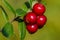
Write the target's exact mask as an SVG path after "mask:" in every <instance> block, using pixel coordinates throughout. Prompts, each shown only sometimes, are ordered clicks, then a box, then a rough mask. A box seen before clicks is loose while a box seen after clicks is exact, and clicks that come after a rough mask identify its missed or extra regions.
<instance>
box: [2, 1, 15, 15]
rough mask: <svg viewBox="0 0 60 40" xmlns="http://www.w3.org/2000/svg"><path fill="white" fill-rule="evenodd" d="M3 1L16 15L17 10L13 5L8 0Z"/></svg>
mask: <svg viewBox="0 0 60 40" xmlns="http://www.w3.org/2000/svg"><path fill="white" fill-rule="evenodd" d="M3 3H4V4H5V5H6V6H7V7H8V8H9V9H10V10H11V11H12V12H13V13H14V15H15V16H16V12H15V10H14V9H13V7H12V6H11V5H10V4H9V3H8V2H7V1H6V0H3Z"/></svg>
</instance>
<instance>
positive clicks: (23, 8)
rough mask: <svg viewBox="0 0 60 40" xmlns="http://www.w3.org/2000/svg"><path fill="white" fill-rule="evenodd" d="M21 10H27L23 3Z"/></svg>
mask: <svg viewBox="0 0 60 40" xmlns="http://www.w3.org/2000/svg"><path fill="white" fill-rule="evenodd" d="M21 9H22V10H23V11H25V12H27V11H28V8H27V6H26V4H23V6H22V8H21Z"/></svg>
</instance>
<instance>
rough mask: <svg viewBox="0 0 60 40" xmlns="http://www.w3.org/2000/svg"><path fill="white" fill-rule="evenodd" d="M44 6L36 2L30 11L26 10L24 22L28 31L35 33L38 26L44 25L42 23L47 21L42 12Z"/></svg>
mask: <svg viewBox="0 0 60 40" xmlns="http://www.w3.org/2000/svg"><path fill="white" fill-rule="evenodd" d="M45 10H46V8H45V6H44V5H43V4H41V3H36V4H35V5H34V6H33V10H32V12H28V13H27V14H26V15H25V18H24V20H25V22H26V26H27V30H28V32H30V33H35V32H36V31H37V30H38V28H41V27H43V26H44V24H45V23H46V21H47V18H46V16H45V15H43V14H44V12H45Z"/></svg>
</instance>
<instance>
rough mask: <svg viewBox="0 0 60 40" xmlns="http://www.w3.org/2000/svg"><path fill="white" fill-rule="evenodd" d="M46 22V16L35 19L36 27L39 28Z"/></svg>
mask: <svg viewBox="0 0 60 40" xmlns="http://www.w3.org/2000/svg"><path fill="white" fill-rule="evenodd" d="M46 21H47V18H46V16H44V15H42V16H38V17H37V25H38V26H39V27H42V26H44V24H45V23H46Z"/></svg>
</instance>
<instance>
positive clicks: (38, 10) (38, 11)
mask: <svg viewBox="0 0 60 40" xmlns="http://www.w3.org/2000/svg"><path fill="white" fill-rule="evenodd" d="M45 10H46V9H45V6H44V5H43V4H40V3H36V4H35V5H34V6H33V11H34V12H35V13H36V14H37V15H43V14H44V12H45Z"/></svg>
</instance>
